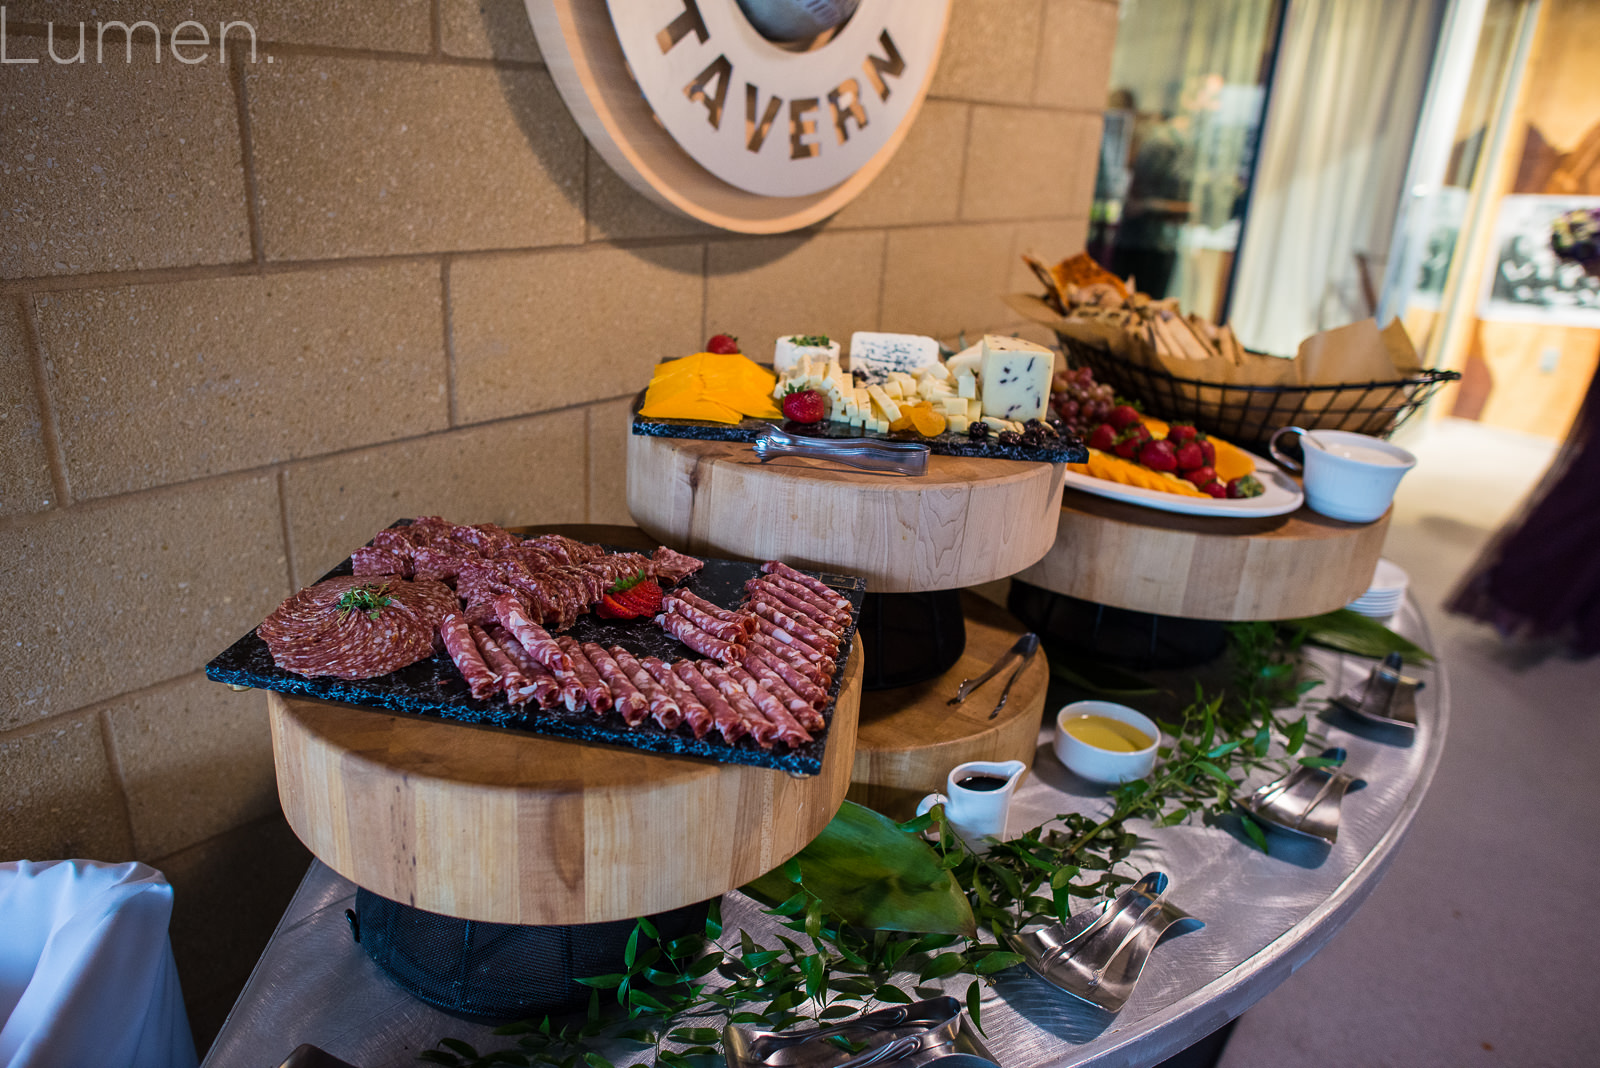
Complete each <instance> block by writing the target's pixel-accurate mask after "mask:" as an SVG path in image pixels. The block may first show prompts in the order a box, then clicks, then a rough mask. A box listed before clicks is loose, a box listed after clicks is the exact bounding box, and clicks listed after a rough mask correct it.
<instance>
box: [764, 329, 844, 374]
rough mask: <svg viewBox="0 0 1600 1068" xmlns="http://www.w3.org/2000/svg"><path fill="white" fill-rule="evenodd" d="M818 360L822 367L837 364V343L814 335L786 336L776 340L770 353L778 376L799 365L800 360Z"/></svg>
mask: <svg viewBox="0 0 1600 1068" xmlns="http://www.w3.org/2000/svg"><path fill="white" fill-rule="evenodd" d="M818 359H820V360H821V361H822V363H823V365H824V366H826V365H828V364H830V363H838V362H839V343H838V342H837V341H833V340H830V339H829V338H826V337H822V336H821V335H815V334H788V335H786V336H784V337H780V338H779V339H778V343H777V345H776V346H775V347H774V348H773V351H772V367H773V370H775V371H777V372H778V373H779V374H780V375H781V374H784V373H786V372H787V371H790V370H792V369H793V368H795V367H796V366H798V365H799V363H800V361H801V360H812V361H815V360H818Z"/></svg>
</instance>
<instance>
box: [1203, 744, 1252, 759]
mask: <svg viewBox="0 0 1600 1068" xmlns="http://www.w3.org/2000/svg"><path fill="white" fill-rule="evenodd" d="M1243 744H1244V743H1243V742H1240V741H1232V742H1223V743H1222V744H1221V745H1219V746H1217V747H1215V748H1214V749H1212V750H1211V751H1210V752H1208V753H1206V756H1208V757H1210V758H1211V759H1212V760H1215V759H1217V758H1218V757H1225V756H1227V755H1228V754H1229V753H1231V752H1233V751H1234V750H1235V749H1237V748H1239V747H1240V746H1241V745H1243Z"/></svg>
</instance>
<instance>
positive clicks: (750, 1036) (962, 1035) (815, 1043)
mask: <svg viewBox="0 0 1600 1068" xmlns="http://www.w3.org/2000/svg"><path fill="white" fill-rule="evenodd" d="M850 1047H855V1049H854V1051H852V1049H851V1048H850ZM955 1054H966V1055H970V1056H975V1057H980V1058H982V1059H983V1060H985V1061H993V1059H994V1058H993V1056H992V1055H991V1054H990V1053H989V1051H988V1050H986V1049H984V1048H983V1046H982V1045H981V1044H979V1043H978V1041H977V1039H976V1038H974V1037H973V1036H972V1035H971V1034H969V1033H968V1032H967V1031H966V1029H965V1028H963V1027H962V1026H961V1003H960V1002H959V1001H957V1000H956V999H955V998H952V997H939V998H930V999H928V1000H926V1001H918V1002H913V1003H912V1004H910V1005H896V1006H893V1007H891V1008H887V1009H879V1010H877V1011H876V1012H869V1013H865V1014H863V1015H861V1016H857V1017H855V1018H854V1019H851V1020H846V1021H844V1022H843V1023H838V1024H834V1025H832V1026H830V1027H812V1028H806V1029H804V1030H800V1031H787V1032H777V1031H761V1030H757V1029H756V1028H753V1027H744V1026H741V1025H739V1024H729V1025H728V1026H727V1027H725V1028H723V1030H722V1055H723V1059H724V1060H726V1061H727V1064H728V1068H868V1066H869V1065H874V1064H887V1063H889V1062H891V1061H903V1060H907V1059H910V1061H911V1063H912V1064H915V1065H919V1066H921V1065H930V1064H931V1063H932V1062H934V1061H937V1060H941V1059H943V1058H945V1057H948V1056H951V1055H955Z"/></svg>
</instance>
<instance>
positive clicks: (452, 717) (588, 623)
mask: <svg viewBox="0 0 1600 1068" xmlns="http://www.w3.org/2000/svg"><path fill="white" fill-rule="evenodd" d="M606 548H607V549H608V551H617V552H620V551H626V550H620V549H610V547H606ZM351 573H352V568H351V564H350V560H349V559H348V558H347V559H346V560H345V561H344V562H343V563H342V564H340V565H339V566H338V567H335V568H334V569H333V570H332V571H329V572H328V573H327V574H326V575H324V576H323V577H322V579H329V578H334V577H336V576H339V575H349V574H351ZM760 573H761V568H760V565H759V564H752V563H747V562H745V561H740V560H721V559H706V561H705V566H704V567H703V568H701V569H700V570H699V571H697V572H695V573H694V574H693V575H691V576H690V577H689V578H688V579H686V580H684V581H683V582H681V583H679V584H678V586H676V587H674V588H676V589H686V590H692V591H693V592H694V593H696V594H698V595H700V596H701V597H704V598H705V599H706V600H708V601H710V602H712V603H713V604H716V605H720V606H721V607H723V608H727V609H734V608H737V607H738V606H739V602H740V601H741V600H742V599H743V597H744V584H745V582H746V581H748V580H749V579H751V578H754V577H755V576H757V575H759V574H760ZM806 574H809V575H814V576H816V577H817V578H819V579H821V580H822V581H823V582H825V583H826V584H827V585H828V586H829V587H830V588H832V589H834V590H836V591H838V593H839V595H840V596H842V597H845V598H847V599H849V601H850V606H851V613H850V626H849V629H848V631H847V632H846V633H845V635H844V636H843V638H842V639H841V640H840V643H839V662H838V665H837V668H836V669H835V672H834V677H833V681H832V683H831V685H830V686H829V688H828V703H827V707H826V708H824V709H823V712H822V716H823V719H824V720H825V721H826V722H827V726H826V727H825V728H824V729H823V730H822V731H821V732H819V733H817V735H816V737H815V738H813V740H812V741H810V742H807V743H805V744H803V745H801V746H800V747H798V748H795V749H790V748H788V747H786V746H783V745H774V746H773V748H771V749H762V748H760V747H759V746H757V745H756V744H755V743H754V742H753V741H752V740H751V739H750V738H748V737H745V738H741V739H739V741H738V742H737V743H735V744H733V745H729V744H727V743H726V742H724V741H723V740H722V738H721V736H720V735H719V734H717V732H716V731H715V730H713V731H711V732H709V733H707V734H706V736H705V737H703V738H696V737H694V735H693V734H692V733H691V732H690V731H689V729H688V727H687V726H683V727H679V728H677V729H676V730H671V731H666V730H662V729H661V727H660V725H659V724H657V723H656V722H655V721H654V720H646V721H645V722H644V723H642V724H640V725H639V726H637V727H629V726H628V725H627V724H626V723H624V722H623V720H622V717H621V715H619V714H618V713H617V712H616V711H615V710H613V711H610V712H607V713H606V714H605V715H604V716H596V715H595V714H594V713H593V712H591V711H589V710H588V709H583V710H580V711H577V712H574V711H571V710H569V709H567V708H565V707H563V706H560V705H558V706H556V707H555V708H549V709H540V708H538V707H537V706H536V705H533V704H527V705H522V706H520V707H516V706H512V705H510V704H508V703H507V702H506V699H505V696H504V695H503V694H502V695H496V696H495V697H494V698H492V699H490V700H488V701H479V700H475V699H474V698H473V697H472V695H471V694H470V693H469V692H468V691H467V683H466V680H464V679H463V678H462V677H461V674H460V672H458V671H457V670H456V666H455V664H454V663H452V662H451V660H450V656H449V654H447V653H445V652H443V651H442V650H441V651H436V652H435V653H434V654H433V655H432V656H431V657H428V658H427V659H425V660H420V661H418V662H417V663H415V664H412V665H410V666H409V667H404V668H401V669H400V670H399V671H394V672H391V673H389V674H388V675H381V676H379V677H377V678H373V679H362V680H358V681H354V682H351V681H346V680H344V679H336V678H331V677H326V676H321V677H315V678H306V677H304V676H301V675H296V674H294V673H292V672H289V671H285V670H283V669H282V668H280V667H278V666H277V665H276V664H275V663H273V660H272V653H271V651H269V650H268V648H267V644H266V642H264V641H262V640H261V638H260V637H258V636H257V634H256V632H255V631H254V630H253V629H252V630H251V631H250V632H249V633H248V634H246V635H245V636H244V637H242V638H240V639H239V640H238V641H236V642H234V643H233V644H232V645H231V646H229V647H228V648H227V649H226V650H224V651H223V652H222V654H221V655H219V656H218V657H216V659H214V660H212V661H211V662H210V663H209V664H207V665H206V677H207V678H210V679H212V680H214V681H216V682H222V683H227V684H229V685H232V686H247V687H252V688H255V689H264V690H277V691H278V692H280V693H288V694H295V695H297V696H301V697H312V698H316V699H318V700H321V701H338V702H341V703H343V704H348V705H358V706H361V707H365V708H371V709H374V710H382V711H384V712H396V713H400V714H402V715H408V716H418V717H421V718H424V719H433V720H440V721H443V722H449V723H459V724H465V725H468V726H473V727H484V728H490V729H495V730H508V731H518V732H521V733H526V734H542V735H548V736H550V737H555V738H566V739H571V740H574V741H581V742H594V743H599V744H604V745H618V746H623V747H626V748H629V749H639V750H643V751H645V752H650V753H666V754H671V755H674V756H689V757H700V758H703V759H707V760H713V761H716V762H718V763H723V764H751V765H755V766H757V767H766V768H773V769H777V770H781V771H787V772H790V773H791V774H795V775H817V774H819V773H821V771H822V757H823V752H824V750H825V749H826V747H827V744H828V738H829V736H830V735H831V734H832V726H833V710H834V705H835V703H836V702H837V701H838V698H839V688H840V686H841V685H842V683H843V680H844V676H845V668H846V665H847V664H848V663H849V659H850V655H851V647H852V645H853V640H854V638H855V632H856V626H857V624H858V621H859V620H860V616H861V602H862V599H863V598H864V597H865V596H866V591H867V584H866V580H865V579H862V578H857V577H855V576H851V575H834V574H828V573H826V572H818V571H807V572H806ZM322 579H319V580H318V581H322ZM565 633H567V634H569V635H570V636H571V637H572V638H574V639H575V640H577V641H578V642H596V643H598V644H600V645H603V646H606V647H608V648H609V647H610V646H613V645H620V646H622V647H623V648H624V649H627V650H628V651H629V652H631V653H633V654H634V655H635V656H638V657H645V656H656V657H660V658H661V659H662V660H665V661H668V662H669V663H670V662H671V661H674V660H701V659H704V657H702V656H701V655H700V654H699V653H696V652H694V651H693V650H692V649H690V648H689V647H688V646H686V645H684V644H682V643H681V642H679V641H678V640H677V639H676V638H673V637H672V636H671V635H669V634H667V633H666V632H665V631H663V630H662V629H661V628H660V627H659V626H657V625H656V624H655V622H654V621H652V620H650V619H637V620H615V619H602V618H601V617H599V616H597V615H594V614H593V613H585V614H584V615H582V616H580V617H578V621H577V622H576V623H574V624H573V625H572V627H571V628H570V629H569V630H567V631H566V632H565Z"/></svg>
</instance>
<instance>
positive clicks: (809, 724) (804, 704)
mask: <svg viewBox="0 0 1600 1068" xmlns="http://www.w3.org/2000/svg"><path fill="white" fill-rule="evenodd" d="M740 668H741V670H743V671H744V672H745V673H746V674H748V675H749V676H751V677H752V678H754V679H755V680H756V681H757V682H759V683H760V684H761V685H762V686H763V687H764V688H765V689H766V691H767V692H768V693H770V694H771V695H772V696H773V697H776V698H777V699H778V700H779V701H781V702H783V707H784V708H786V709H787V710H788V711H789V714H790V715H791V716H793V717H794V718H795V721H796V722H797V723H799V724H800V726H802V727H804V728H805V729H806V730H808V731H816V730H821V729H822V728H823V726H824V725H825V723H826V721H825V720H824V719H823V718H822V713H821V712H819V711H817V708H816V705H815V704H813V703H812V702H811V701H809V700H807V699H806V698H804V697H801V696H800V695H799V694H798V693H797V692H795V689H794V687H792V686H790V685H789V684H788V683H787V682H784V681H783V676H782V675H779V674H778V672H777V671H776V670H774V669H773V668H772V667H771V666H769V665H767V664H765V663H763V662H762V661H761V660H760V659H759V658H758V657H756V656H754V655H751V656H747V657H745V659H744V663H743V664H742V665H740ZM734 677H735V678H738V676H737V675H735V676H734ZM740 681H741V682H742V681H743V680H742V679H741V680H740ZM748 688H749V687H748V686H747V687H746V689H748ZM824 700H826V695H824ZM768 718H769V719H770V718H771V717H770V716H769V717H768Z"/></svg>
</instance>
